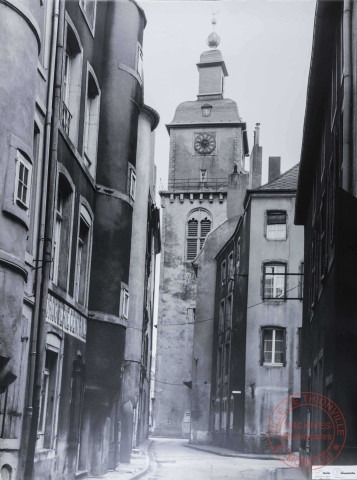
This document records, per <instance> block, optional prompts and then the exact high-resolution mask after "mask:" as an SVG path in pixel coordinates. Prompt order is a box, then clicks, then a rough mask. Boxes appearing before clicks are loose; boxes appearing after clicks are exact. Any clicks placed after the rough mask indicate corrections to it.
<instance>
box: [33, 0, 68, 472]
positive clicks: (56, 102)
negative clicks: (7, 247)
mask: <svg viewBox="0 0 357 480" xmlns="http://www.w3.org/2000/svg"><path fill="white" fill-rule="evenodd" d="M64 7H65V4H64V1H63V0H55V3H54V7H53V8H54V10H53V27H52V38H51V64H50V70H49V75H48V95H47V110H46V126H45V141H44V143H45V147H44V162H43V179H42V180H43V182H42V210H41V222H40V232H39V242H38V259H39V260H40V261H39V265H38V266H40V265H41V266H42V268H41V269H39V270H37V272H41V275H40V273H38V275H37V276H36V299H37V300H38V301H36V307H35V312H34V317H33V327H32V332H31V346H30V348H31V353H30V363H29V375H28V378H29V381H28V389H27V407H26V413H25V414H26V415H27V417H28V418H27V422H26V424H25V428H26V432H24V433H25V436H24V440H25V439H26V440H27V451H26V463H25V473H24V479H25V480H32V478H33V468H34V459H35V449H36V441H37V431H38V419H39V411H40V400H41V387H42V373H43V370H44V362H45V355H44V353H45V348H46V309H47V294H48V287H49V279H50V272H51V260H52V258H51V257H52V232H53V212H54V204H55V192H56V167H57V144H58V121H59V118H60V106H61V103H60V101H61V80H62V78H61V77H62V71H61V70H62V58H63V32H64ZM52 108H53V110H52ZM51 133H52V135H51Z"/></svg>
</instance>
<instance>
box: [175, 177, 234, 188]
mask: <svg viewBox="0 0 357 480" xmlns="http://www.w3.org/2000/svg"><path fill="white" fill-rule="evenodd" d="M227 188H228V178H227V177H225V178H209V179H207V180H204V181H202V182H201V181H199V180H196V179H192V178H178V179H175V180H169V182H168V189H169V190H179V191H186V190H216V191H217V190H226V189H227Z"/></svg>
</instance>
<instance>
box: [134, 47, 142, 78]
mask: <svg viewBox="0 0 357 480" xmlns="http://www.w3.org/2000/svg"><path fill="white" fill-rule="evenodd" d="M143 57H144V55H143V50H142V48H141V45H138V50H137V64H136V69H137V72H138V75H139V77H140V80H141V81H142V80H144V58H143Z"/></svg>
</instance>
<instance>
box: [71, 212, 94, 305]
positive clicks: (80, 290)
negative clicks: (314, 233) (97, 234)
mask: <svg viewBox="0 0 357 480" xmlns="http://www.w3.org/2000/svg"><path fill="white" fill-rule="evenodd" d="M91 224H92V219H91V217H90V214H89V212H88V210H87V209H86V208H85V206H84V205H81V211H80V219H79V233H78V244H77V258H76V272H75V285H74V298H75V299H76V301H77V302H79V303H81V304H82V305H86V303H87V284H88V281H87V280H88V278H89V275H88V269H89V260H90V240H91V235H90V229H91Z"/></svg>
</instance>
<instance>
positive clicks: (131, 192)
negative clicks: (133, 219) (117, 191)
mask: <svg viewBox="0 0 357 480" xmlns="http://www.w3.org/2000/svg"><path fill="white" fill-rule="evenodd" d="M129 196H130V198H131V199H132V200H135V197H136V171H135V169H134V168H131V169H130V179H129Z"/></svg>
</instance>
